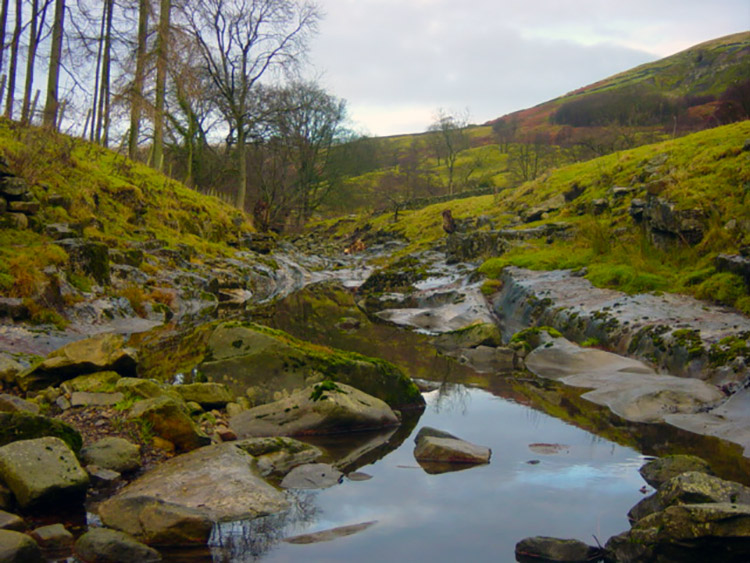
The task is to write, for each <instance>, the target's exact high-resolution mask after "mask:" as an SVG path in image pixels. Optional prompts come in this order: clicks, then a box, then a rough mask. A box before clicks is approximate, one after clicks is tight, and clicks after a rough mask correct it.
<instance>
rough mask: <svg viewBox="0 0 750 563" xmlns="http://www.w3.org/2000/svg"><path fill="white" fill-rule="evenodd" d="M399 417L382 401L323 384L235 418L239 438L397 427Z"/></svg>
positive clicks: (231, 422)
mask: <svg viewBox="0 0 750 563" xmlns="http://www.w3.org/2000/svg"><path fill="white" fill-rule="evenodd" d="M398 424H399V420H398V417H397V416H396V414H395V413H394V412H393V410H391V408H390V407H389V406H388V405H387V404H386V403H385V402H383V401H381V400H380V399H377V398H375V397H372V396H371V395H367V394H366V393H363V392H362V391H360V390H358V389H355V388H354V387H351V386H350V385H345V384H343V383H335V384H332V382H324V383H322V384H317V385H313V386H310V387H306V388H305V389H302V390H301V391H297V392H295V393H292V394H291V395H290V396H289V397H287V398H285V399H282V400H280V401H276V402H274V403H268V404H265V405H261V406H259V407H255V408H252V409H249V410H246V411H243V412H241V413H239V414H238V415H236V416H233V417H232V418H231V419H230V420H229V426H230V427H231V428H232V430H234V431H235V433H236V434H237V436H238V437H240V438H250V437H255V436H298V435H304V434H335V433H340V432H352V431H358V430H370V429H376V428H383V427H388V426H397V425H398Z"/></svg>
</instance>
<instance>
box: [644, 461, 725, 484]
mask: <svg viewBox="0 0 750 563" xmlns="http://www.w3.org/2000/svg"><path fill="white" fill-rule="evenodd" d="M688 471H700V472H702V473H707V474H708V475H713V472H712V471H711V466H710V465H709V464H708V462H707V461H706V460H704V459H701V458H699V457H697V456H694V455H680V454H677V455H667V456H663V457H660V458H657V459H652V460H651V461H649V462H648V463H646V464H645V465H643V466H642V467H641V468H640V469H639V470H638V472H639V473H640V474H641V477H643V479H644V480H645V481H646V483H648V484H649V485H651V486H652V487H654V488H656V489H658V488H659V487H661V485H662V484H663V483H666V482H667V481H669V480H670V479H672V477H677V476H678V475H680V474H682V473H687V472H688Z"/></svg>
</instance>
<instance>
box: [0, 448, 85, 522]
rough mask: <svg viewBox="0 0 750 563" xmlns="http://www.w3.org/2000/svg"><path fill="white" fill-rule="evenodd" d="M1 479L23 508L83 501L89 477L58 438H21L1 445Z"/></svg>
mask: <svg viewBox="0 0 750 563" xmlns="http://www.w3.org/2000/svg"><path fill="white" fill-rule="evenodd" d="M0 478H1V479H2V480H3V482H4V483H6V484H7V485H8V487H9V488H10V489H11V491H13V494H14V495H15V497H16V500H17V501H18V504H19V505H20V506H21V507H22V508H32V507H37V506H42V505H45V506H49V505H54V504H56V503H72V504H79V503H82V502H83V499H84V497H85V495H86V489H87V488H88V485H89V476H88V474H87V473H86V472H85V471H84V470H83V468H82V467H81V466H80V464H79V463H78V460H77V459H76V457H75V454H74V453H73V452H72V451H71V450H70V448H69V447H68V446H67V445H66V444H65V442H63V441H62V440H60V439H59V438H52V437H47V438H38V439H36V440H21V441H18V442H13V443H12V444H8V445H6V446H3V447H1V448H0Z"/></svg>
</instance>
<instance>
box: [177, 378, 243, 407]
mask: <svg viewBox="0 0 750 563" xmlns="http://www.w3.org/2000/svg"><path fill="white" fill-rule="evenodd" d="M173 389H174V390H175V391H176V392H177V393H178V394H179V395H180V396H181V397H182V398H183V399H184V400H185V401H194V402H196V403H198V404H199V405H200V406H202V407H203V408H208V409H215V408H224V407H225V406H226V405H227V403H229V402H231V401H232V399H233V397H232V393H231V392H230V391H229V388H228V387H227V386H226V385H224V384H222V383H211V382H205V383H188V384H184V385H175V386H173Z"/></svg>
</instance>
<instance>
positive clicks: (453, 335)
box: [433, 322, 503, 352]
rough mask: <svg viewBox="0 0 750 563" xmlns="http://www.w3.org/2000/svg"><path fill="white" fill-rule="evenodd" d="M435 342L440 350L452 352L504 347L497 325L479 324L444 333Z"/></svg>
mask: <svg viewBox="0 0 750 563" xmlns="http://www.w3.org/2000/svg"><path fill="white" fill-rule="evenodd" d="M433 342H434V344H435V346H436V347H437V349H438V350H441V351H444V352H446V351H447V352H450V351H453V350H457V349H460V348H476V347H477V346H491V347H497V346H502V345H503V338H502V335H501V334H500V329H499V328H498V327H497V325H496V324H495V323H487V322H479V323H475V324H471V325H469V326H467V327H466V328H462V329H459V330H453V331H450V332H444V333H443V334H440V335H439V336H436V337H435V339H434V341H433Z"/></svg>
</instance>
